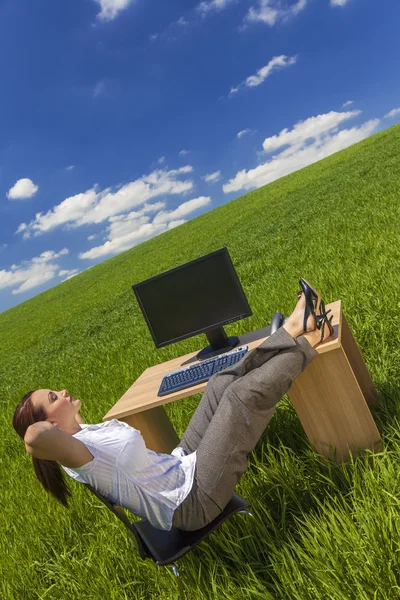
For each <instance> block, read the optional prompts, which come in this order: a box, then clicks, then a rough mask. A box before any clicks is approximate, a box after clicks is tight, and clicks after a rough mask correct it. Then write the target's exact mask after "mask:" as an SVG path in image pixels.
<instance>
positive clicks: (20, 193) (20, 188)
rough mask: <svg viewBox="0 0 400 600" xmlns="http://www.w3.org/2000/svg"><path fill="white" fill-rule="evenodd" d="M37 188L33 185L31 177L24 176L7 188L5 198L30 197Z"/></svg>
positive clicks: (18, 198) (19, 198) (20, 198)
mask: <svg viewBox="0 0 400 600" xmlns="http://www.w3.org/2000/svg"><path fill="white" fill-rule="evenodd" d="M38 189H39V187H38V186H37V185H35V184H34V183H33V181H32V180H31V179H28V178H27V177H24V178H23V179H18V181H17V183H15V184H14V185H13V186H12V188H10V189H9V190H8V193H7V198H8V199H9V200H22V199H25V198H32V196H34V195H35V194H36V192H37V191H38Z"/></svg>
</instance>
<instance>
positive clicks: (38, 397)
mask: <svg viewBox="0 0 400 600" xmlns="http://www.w3.org/2000/svg"><path fill="white" fill-rule="evenodd" d="M31 400H32V403H33V405H34V406H35V407H39V406H42V407H43V408H44V409H45V410H46V412H47V420H48V421H50V423H53V425H56V426H57V427H60V429H64V428H66V429H68V427H69V425H70V424H71V423H76V420H75V416H76V415H77V414H78V412H79V410H80V408H81V401H80V400H77V399H76V398H73V397H72V396H70V394H69V392H68V390H61V391H60V392H55V391H53V390H36V391H35V392H33V394H32V396H31Z"/></svg>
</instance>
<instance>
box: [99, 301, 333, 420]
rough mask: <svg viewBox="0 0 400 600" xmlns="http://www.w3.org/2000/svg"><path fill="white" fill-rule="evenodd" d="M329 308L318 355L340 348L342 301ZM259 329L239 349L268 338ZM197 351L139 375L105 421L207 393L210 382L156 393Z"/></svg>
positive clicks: (254, 346)
mask: <svg viewBox="0 0 400 600" xmlns="http://www.w3.org/2000/svg"><path fill="white" fill-rule="evenodd" d="M326 308H327V310H329V309H330V310H332V313H333V321H332V324H333V327H334V334H333V336H332V337H330V338H329V339H328V340H326V341H325V342H323V343H322V344H320V345H319V346H317V348H316V351H317V352H318V354H322V353H323V352H330V351H331V350H335V349H336V348H339V347H340V338H341V323H342V305H341V301H340V300H337V301H336V302H332V303H331V304H328V305H327V306H326ZM258 332H260V337H259V338H257V332H253V334H252V337H253V338H254V337H255V338H256V339H253V341H250V342H248V341H245V340H246V335H244V336H242V338H241V343H240V345H238V346H237V347H238V348H239V347H240V346H243V345H247V346H248V347H249V351H250V350H253V348H256V347H257V346H259V345H260V344H261V343H262V342H263V341H264V340H266V339H267V337H268V336H267V337H265V330H263V329H259V330H258ZM196 354H197V352H191V353H189V354H186V355H185V356H179V357H177V358H173V359H172V360H169V361H167V362H164V363H161V364H158V365H154V366H153V367H149V368H148V369H146V370H145V371H144V372H143V373H142V375H140V377H139V378H138V379H136V381H134V382H133V384H132V385H131V387H130V388H129V389H128V390H127V391H126V392H125V394H124V395H123V396H122V397H121V398H120V399H119V400H118V402H116V403H115V404H114V406H113V407H112V408H111V409H110V410H109V411H108V413H107V414H106V415H105V416H104V417H103V420H104V421H109V420H111V419H120V418H124V417H127V416H129V415H133V414H135V413H139V412H143V411H145V410H149V409H151V408H156V407H157V406H162V405H163V404H168V403H169V402H174V401H175V400H179V399H180V398H187V397H188V396H192V395H193V394H199V393H201V392H204V390H205V388H206V386H207V382H204V383H199V384H197V385H194V386H192V387H189V388H185V389H183V390H180V391H178V392H173V393H172V394H168V395H166V396H162V397H159V396H157V392H158V390H159V388H160V385H161V380H162V378H163V377H164V375H166V374H167V373H170V372H172V371H176V370H178V369H180V368H181V367H182V365H183V363H188V364H195V363H196V362H197V361H194V362H192V360H193V358H194V357H195V356H196Z"/></svg>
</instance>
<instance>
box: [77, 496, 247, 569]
mask: <svg viewBox="0 0 400 600" xmlns="http://www.w3.org/2000/svg"><path fill="white" fill-rule="evenodd" d="M85 485H86V487H87V488H88V489H89V490H90V491H91V492H93V494H95V496H97V498H98V499H99V500H100V501H101V502H103V504H105V505H106V506H107V508H109V509H110V510H111V511H112V512H113V513H114V515H115V516H116V517H118V519H119V520H120V521H122V523H123V524H124V525H125V527H126V528H127V529H128V532H129V534H130V536H131V538H132V539H133V540H134V543H135V546H136V548H137V550H138V551H139V554H140V556H141V558H142V559H146V558H151V559H152V560H153V561H154V562H155V563H156V564H157V565H159V566H162V565H170V564H173V563H174V562H175V560H177V559H178V558H181V557H182V556H184V555H185V554H187V553H188V552H190V551H191V550H193V548H195V547H196V546H198V544H200V542H202V541H203V540H204V539H205V538H206V537H208V536H209V535H210V533H212V532H213V531H214V530H215V529H217V528H218V527H219V526H220V525H222V523H223V522H224V521H226V520H227V519H229V517H231V516H232V515H233V514H235V513H238V512H248V511H246V509H247V508H248V507H249V504H248V503H247V502H246V500H243V498H241V497H240V496H238V495H237V494H234V495H233V496H232V498H231V500H230V501H229V502H228V504H227V506H226V507H225V509H224V510H223V511H222V512H221V514H219V515H218V516H217V517H216V518H215V519H214V521H212V522H211V523H209V524H208V525H206V526H205V527H203V528H202V529H198V530H197V531H183V530H181V529H176V528H172V529H171V530H169V531H167V530H163V529H157V528H156V527H153V526H152V525H151V524H150V523H149V521H146V520H141V521H136V522H131V521H129V519H128V517H127V516H126V515H125V513H124V511H123V509H122V508H121V507H120V506H116V505H114V504H113V503H112V502H110V501H109V500H107V498H104V496H102V495H101V494H99V492H97V491H96V490H95V489H94V488H93V487H92V486H91V485H89V484H85Z"/></svg>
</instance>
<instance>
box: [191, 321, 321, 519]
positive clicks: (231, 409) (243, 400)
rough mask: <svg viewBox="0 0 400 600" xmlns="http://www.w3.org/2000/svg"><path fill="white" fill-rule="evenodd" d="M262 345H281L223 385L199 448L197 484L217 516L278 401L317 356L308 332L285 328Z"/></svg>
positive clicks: (266, 346)
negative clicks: (293, 334) (294, 334)
mask: <svg viewBox="0 0 400 600" xmlns="http://www.w3.org/2000/svg"><path fill="white" fill-rule="evenodd" d="M264 348H265V350H267V348H270V349H271V350H273V349H278V350H279V351H278V352H277V353H276V354H275V355H274V356H272V357H271V358H270V359H269V360H267V361H266V362H265V363H264V364H262V365H261V366H259V367H258V368H255V369H253V370H251V371H249V372H248V373H247V374H246V376H245V377H241V378H239V379H238V380H237V381H235V382H233V383H232V384H231V385H230V386H229V387H228V388H227V389H226V390H225V392H224V395H223V397H222V398H221V400H220V403H219V406H218V409H217V410H216V412H215V414H214V416H213V418H212V421H211V422H210V424H209V426H208V428H207V431H206V432H205V434H204V436H203V439H202V440H201V442H200V444H199V447H198V449H197V462H196V481H197V485H198V487H199V489H200V490H201V491H202V492H203V494H205V495H206V496H207V497H208V498H209V499H210V501H211V502H210V505H209V506H210V509H211V510H212V511H214V512H215V516H216V515H217V514H218V512H219V511H221V510H223V509H224V507H225V506H226V504H227V503H228V502H229V500H230V498H231V496H232V494H233V491H234V489H235V487H236V484H237V483H238V481H239V480H240V478H241V476H242V475H243V473H244V472H245V471H246V469H247V464H248V461H247V456H248V454H249V453H250V452H251V451H252V450H253V449H254V447H255V446H256V444H257V442H258V440H259V439H260V437H261V435H262V433H263V432H264V430H265V428H266V427H267V425H268V423H269V421H270V420H271V418H272V415H273V414H274V412H275V408H276V405H277V403H278V402H279V400H280V399H281V398H282V396H283V395H284V394H286V392H287V391H288V390H289V388H290V386H291V385H292V383H293V381H294V380H295V379H296V377H297V376H298V375H300V373H301V372H302V371H303V370H304V369H305V368H306V366H307V365H308V364H309V363H310V362H311V361H312V360H313V358H314V357H315V356H317V353H316V352H315V350H314V349H313V347H312V346H311V344H310V343H309V342H308V341H307V340H306V339H305V338H304V337H300V338H298V339H293V338H292V337H291V336H290V334H289V333H288V332H287V331H286V330H285V329H283V328H280V329H279V330H278V331H277V332H276V334H275V335H273V336H271V337H270V338H268V340H266V342H264ZM257 358H258V357H257ZM210 509H209V511H210Z"/></svg>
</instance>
